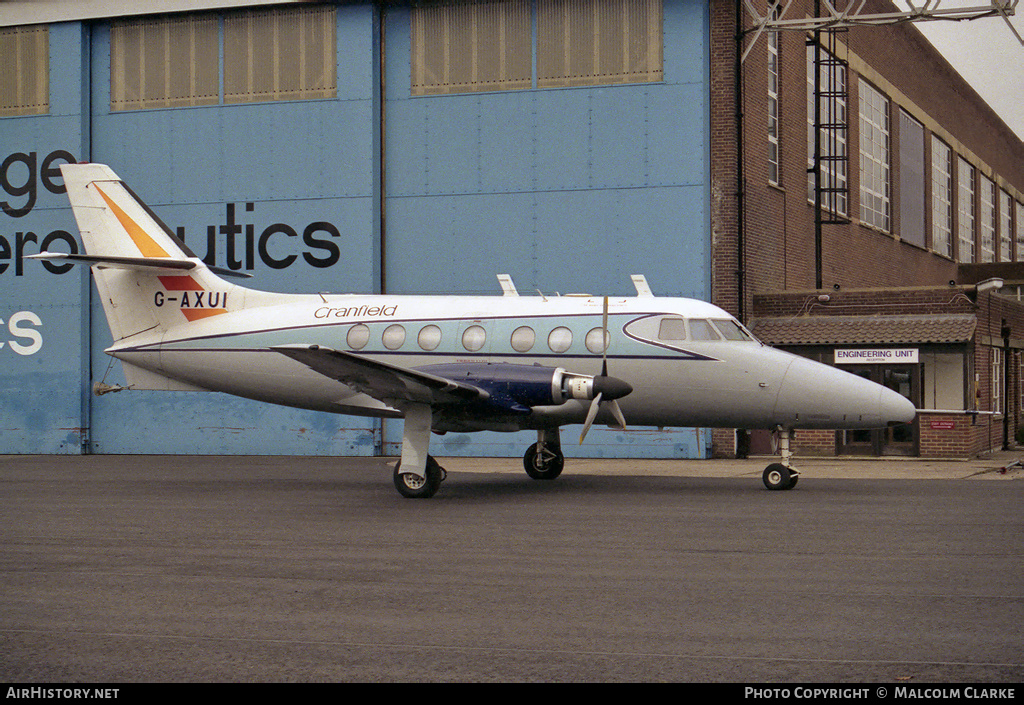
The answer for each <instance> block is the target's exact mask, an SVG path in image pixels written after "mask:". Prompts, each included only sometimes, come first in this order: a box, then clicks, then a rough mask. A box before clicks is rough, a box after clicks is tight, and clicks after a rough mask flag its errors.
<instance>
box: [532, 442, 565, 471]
mask: <svg viewBox="0 0 1024 705" xmlns="http://www.w3.org/2000/svg"><path fill="white" fill-rule="evenodd" d="M538 446H540V444H539V443H534V444H533V445H532V446H530V447H529V448H527V449H526V453H525V454H524V455H523V467H524V468H526V474H527V475H529V476H530V477H532V478H533V479H534V480H554V479H555V478H556V477H558V476H559V475H561V474H562V468H564V467H565V456H564V455H562V452H561V451H559V450H555V451H552V450H550V449H547V450H544V451H543V452H539V448H538Z"/></svg>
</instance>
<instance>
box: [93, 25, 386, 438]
mask: <svg viewBox="0 0 1024 705" xmlns="http://www.w3.org/2000/svg"><path fill="white" fill-rule="evenodd" d="M373 26H374V13H373V10H372V6H370V5H365V6H360V5H351V6H349V5H342V6H334V5H313V6H303V7H298V8H288V7H277V8H255V9H254V10H253V11H252V12H237V11H225V12H222V13H201V14H185V15H180V16H170V17H149V18H140V19H138V20H132V19H129V20H125V21H116V22H113V23H106V22H104V23H99V24H97V25H95V26H94V27H93V29H92V39H91V44H92V51H91V85H92V98H91V103H92V114H91V123H92V124H91V135H92V144H91V151H92V154H91V159H92V161H96V162H105V163H108V164H110V165H111V166H112V167H113V168H114V170H115V171H117V172H118V174H119V175H120V176H121V177H122V178H123V179H125V180H126V181H127V182H128V183H129V184H130V185H131V186H132V188H133V190H134V191H135V192H136V193H137V194H139V196H140V197H142V198H143V200H146V201H147V202H148V203H149V205H150V206H151V207H152V208H153V209H154V210H155V211H156V212H157V213H158V215H159V216H160V217H161V219H163V220H164V221H165V222H166V223H167V224H168V225H169V226H170V227H171V228H172V229H177V230H178V232H179V234H180V235H181V236H182V237H183V239H184V240H185V242H186V244H188V245H189V247H190V248H191V249H193V250H194V251H195V252H196V253H197V254H198V255H199V256H200V257H203V258H204V259H206V261H207V262H210V263H214V264H216V265H219V266H221V267H227V268H229V269H233V270H237V271H241V272H247V273H249V274H252V275H253V277H252V279H249V280H247V281H246V282H245V285H246V286H251V287H253V288H257V289H264V290H271V291H281V292H308V293H313V292H335V293H346V292H373V291H375V288H376V287H377V286H378V282H379V278H380V277H379V266H378V265H377V263H376V258H377V256H376V252H377V248H378V243H379V235H378V230H379V200H378V198H377V195H376V193H377V189H378V177H377V163H378V153H379V141H378V138H377V135H376V131H375V126H376V124H377V122H378V113H379V110H378V108H377V107H376V106H377V105H378V103H377V102H376V98H375V95H376V86H377V84H378V80H377V77H376V74H375V72H374V70H373V65H374V64H373V60H372V57H373V56H374V54H375V47H374V43H375V42H374V33H373V31H372V29H373ZM154 63H156V64H157V66H158V67H161V68H158V69H156V70H154V69H153V67H152V64H154ZM169 65H175V66H187V67H189V70H188V72H185V71H180V70H176V71H175V72H174V73H173V74H171V75H170V77H169V78H168V77H166V76H165V75H164V74H163V73H162V71H163V68H162V67H163V66H169ZM177 78H181V79H182V80H181V82H180V83H175V82H174V80H175V79H177ZM165 79H166V80H165ZM182 94H183V95H182ZM92 321H93V332H92V359H93V363H92V364H93V366H92V374H93V377H94V378H95V379H97V380H99V379H103V380H104V381H105V382H106V383H107V384H118V383H120V384H123V383H124V380H123V377H122V376H121V371H120V365H119V364H118V363H115V364H114V365H113V367H112V368H111V369H110V371H109V372H108V370H107V366H108V364H109V358H108V357H107V356H106V355H104V354H103V352H102V350H103V348H104V347H106V346H107V345H109V344H110V335H109V333H108V332H107V330H106V323H105V319H104V315H103V311H102V308H101V307H100V305H99V302H95V301H94V302H93V305H92ZM296 342H301V341H296ZM91 404H92V410H91V439H90V443H91V450H92V451H93V452H97V453H134V452H141V453H216V454H221V453H223V454H243V455H244V454H298V455H302V454H309V455H373V454H376V453H379V452H380V424H379V422H378V421H377V420H375V419H366V418H357V417H351V416H339V415H333V414H327V413H321V412H314V411H305V410H301V409H290V408H285V407H280V406H273V405H269V404H264V403H260V402H256V401H249V400H246V399H240V398H237V397H232V396H228V395H224V394H209V393H201V392H195V393H192V392H172V393H166V392H145V391H131V392H120V393H116V394H107V395H104V396H102V397H92V399H91Z"/></svg>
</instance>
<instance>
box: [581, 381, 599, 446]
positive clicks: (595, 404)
mask: <svg viewBox="0 0 1024 705" xmlns="http://www.w3.org/2000/svg"><path fill="white" fill-rule="evenodd" d="M601 396H602V395H601V394H600V393H599V394H598V395H597V396H596V397H594V401H592V402H590V410H589V411H587V420H586V421H584V422H583V432H582V433H581V434H580V445H583V439H584V438H586V437H587V431H589V430H590V426H591V424H593V423H594V418H595V417H596V416H597V411H598V409H599V408H600V406H601Z"/></svg>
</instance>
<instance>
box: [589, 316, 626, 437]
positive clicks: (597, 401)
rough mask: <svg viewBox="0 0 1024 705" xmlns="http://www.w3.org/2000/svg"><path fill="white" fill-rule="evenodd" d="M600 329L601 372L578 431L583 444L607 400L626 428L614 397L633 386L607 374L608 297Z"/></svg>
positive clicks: (596, 378)
mask: <svg viewBox="0 0 1024 705" xmlns="http://www.w3.org/2000/svg"><path fill="white" fill-rule="evenodd" d="M601 331H602V333H603V334H604V335H603V337H602V340H601V343H602V345H601V347H602V352H601V374H599V375H597V376H595V377H594V387H593V391H594V400H593V401H591V402H590V409H589V410H588V411H587V420H586V421H585V422H584V423H583V432H582V433H580V445H583V439H584V438H586V437H587V432H588V431H589V430H590V426H591V425H592V424H593V423H594V419H595V418H597V412H598V411H600V410H601V403H602V402H607V403H608V408H609V410H611V412H612V416H614V417H615V420H616V421H618V422H619V426H621V427H622V430H623V431H625V430H626V417H625V416H623V415H622V409H620V408H619V403H618V402H617V401H616V399H621V398H622V397H624V396H626V395H627V394H629V393H630V392H632V391H633V387H631V386H630V385H629V383H628V382H624V381H623V380H621V379H619V378H617V377H609V376H608V343H609V338H610V336H609V335H608V297H607V296H606V297H604V316H603V318H602V322H601Z"/></svg>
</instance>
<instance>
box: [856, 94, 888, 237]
mask: <svg viewBox="0 0 1024 705" xmlns="http://www.w3.org/2000/svg"><path fill="white" fill-rule="evenodd" d="M858 93H859V96H860V100H859V104H860V220H861V222H862V223H863V224H865V225H870V226H872V227H875V228H878V229H879V230H882V231H885V232H890V231H891V230H892V203H891V198H890V193H891V188H892V186H891V182H892V178H891V174H890V171H891V169H890V163H891V159H892V157H891V154H890V129H891V128H890V116H889V99H888V98H887V97H886V96H885V95H884V94H883V93H882V92H881V91H879V90H878V89H876V88H875V87H874V86H872V85H871V84H870V83H868V82H867V81H865V80H864V79H861V80H860V84H859V87H858Z"/></svg>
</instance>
